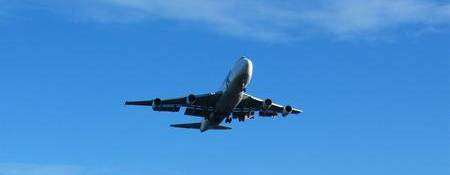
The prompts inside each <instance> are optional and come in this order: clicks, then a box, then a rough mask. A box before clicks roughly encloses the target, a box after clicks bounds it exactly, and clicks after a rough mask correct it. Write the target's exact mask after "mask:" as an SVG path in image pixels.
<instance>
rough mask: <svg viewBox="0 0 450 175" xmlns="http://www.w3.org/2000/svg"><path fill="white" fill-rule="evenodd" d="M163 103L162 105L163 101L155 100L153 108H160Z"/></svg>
mask: <svg viewBox="0 0 450 175" xmlns="http://www.w3.org/2000/svg"><path fill="white" fill-rule="evenodd" d="M161 103H162V100H161V99H160V98H155V99H154V100H153V103H152V106H153V107H159V106H161Z"/></svg>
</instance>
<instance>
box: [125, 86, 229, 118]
mask: <svg viewBox="0 0 450 175" xmlns="http://www.w3.org/2000/svg"><path fill="white" fill-rule="evenodd" d="M221 95H222V93H221V92H216V93H208V94H200V95H193V94H191V95H188V96H186V97H179V98H171V99H159V98H155V99H153V100H144V101H126V102H125V105H136V106H151V107H152V108H153V110H155V111H166V112H178V111H180V108H181V107H186V113H185V114H186V115H194V116H197V115H195V114H197V113H198V116H200V115H201V116H203V114H205V112H208V111H213V109H214V106H215V104H216V102H217V101H218V99H219V98H220V96H221ZM191 113H192V114H191Z"/></svg>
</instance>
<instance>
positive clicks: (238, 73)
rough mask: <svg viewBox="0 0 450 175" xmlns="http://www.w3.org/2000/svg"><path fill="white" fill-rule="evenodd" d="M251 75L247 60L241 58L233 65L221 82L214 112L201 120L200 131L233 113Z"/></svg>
mask: <svg viewBox="0 0 450 175" xmlns="http://www.w3.org/2000/svg"><path fill="white" fill-rule="evenodd" d="M252 74H253V64H252V62H251V61H250V60H249V59H248V58H245V57H242V58H240V59H239V60H238V61H237V62H236V63H235V64H234V67H233V68H232V69H231V71H230V72H229V73H228V76H227V77H226V79H225V80H224V82H223V85H222V86H223V87H222V90H221V91H222V95H221V97H220V99H219V100H218V101H217V103H216V108H215V111H214V112H213V113H211V114H210V115H209V116H207V117H205V118H204V119H203V121H202V123H201V127H200V131H202V132H203V131H206V130H208V129H209V128H210V127H212V126H217V125H219V124H220V123H221V122H222V121H223V120H224V119H225V118H226V117H228V116H229V115H230V114H231V113H232V112H233V109H234V108H236V106H237V105H238V104H239V103H240V102H241V100H242V97H243V92H244V91H245V88H246V87H247V85H248V84H249V83H250V81H251V79H252Z"/></svg>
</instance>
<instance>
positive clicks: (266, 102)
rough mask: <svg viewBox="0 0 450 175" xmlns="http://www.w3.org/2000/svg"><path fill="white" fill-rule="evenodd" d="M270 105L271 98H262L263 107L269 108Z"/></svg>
mask: <svg viewBox="0 0 450 175" xmlns="http://www.w3.org/2000/svg"><path fill="white" fill-rule="evenodd" d="M270 106H272V100H271V99H266V100H264V103H263V107H262V108H263V109H269V108H270Z"/></svg>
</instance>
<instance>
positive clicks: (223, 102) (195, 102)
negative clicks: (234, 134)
mask: <svg viewBox="0 0 450 175" xmlns="http://www.w3.org/2000/svg"><path fill="white" fill-rule="evenodd" d="M252 74H253V63H252V62H251V61H250V59H249V58H247V57H244V56H243V57H241V58H240V59H238V60H237V61H236V63H235V65H234V67H233V68H232V69H231V71H230V72H229V73H228V76H227V77H226V78H225V81H224V82H223V85H222V88H221V89H220V90H219V91H217V92H213V93H208V94H199V95H194V94H190V95H188V96H186V97H180V98H171V99H160V98H155V99H153V100H145V101H126V102H125V105H138V106H151V107H152V109H153V110H154V111H163V112H178V111H180V109H181V107H184V108H186V110H185V112H184V114H185V115H191V116H197V117H202V118H203V119H202V121H201V122H199V123H186V124H173V125H170V126H171V127H176V128H188V129H199V130H200V131H201V132H204V131H206V130H209V129H210V130H227V129H231V128H230V127H227V126H222V125H220V123H222V121H223V120H225V123H231V121H232V120H233V119H237V120H238V121H239V122H243V121H245V120H247V119H253V118H254V114H255V112H258V114H259V116H261V117H275V116H278V114H281V115H282V116H283V117H286V116H287V115H289V114H300V113H302V112H303V111H302V110H300V109H296V108H293V107H292V106H289V105H287V106H282V105H278V104H275V103H272V100H271V99H265V100H262V99H260V98H257V97H254V96H251V95H250V94H248V93H246V87H247V86H248V84H249V83H250V81H251V79H252Z"/></svg>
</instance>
